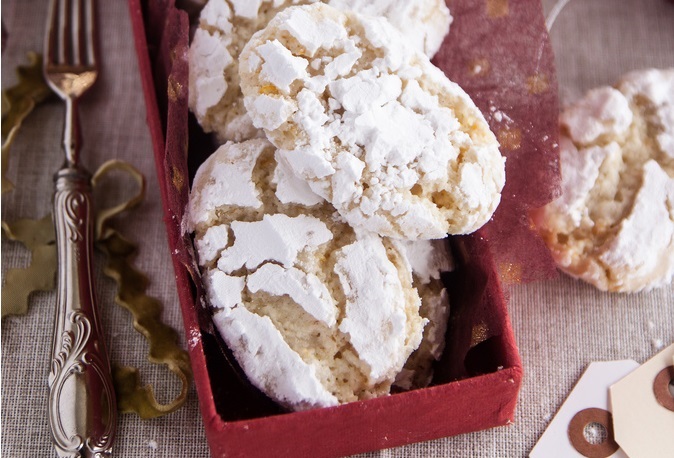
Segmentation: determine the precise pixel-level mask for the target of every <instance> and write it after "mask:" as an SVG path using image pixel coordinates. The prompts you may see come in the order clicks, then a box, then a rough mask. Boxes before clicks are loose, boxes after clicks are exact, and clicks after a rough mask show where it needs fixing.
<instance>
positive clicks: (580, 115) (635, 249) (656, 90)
mask: <svg viewBox="0 0 674 458" xmlns="http://www.w3.org/2000/svg"><path fill="white" fill-rule="evenodd" d="M561 129H562V135H561V140H560V150H561V151H560V153H561V168H562V191H563V194H562V196H561V197H560V198H559V199H557V200H556V201H554V202H552V203H550V204H549V205H547V206H546V207H544V208H543V209H542V210H541V211H539V212H538V213H537V214H536V215H535V221H536V224H537V226H538V227H539V230H540V233H541V234H542V235H543V238H544V239H545V241H546V243H547V245H548V247H549V248H550V250H551V251H552V254H553V256H554V258H555V260H556V261H557V264H558V265H559V267H560V268H561V269H562V270H564V271H565V272H567V273H569V274H570V275H572V276H574V277H578V278H581V279H583V280H585V281H587V282H589V283H591V284H593V285H595V286H596V287H597V288H599V289H601V290H608V291H621V292H634V291H640V290H648V289H651V288H655V287H658V286H663V285H665V284H667V283H669V282H670V281H671V280H672V276H673V275H674V69H667V70H656V69H650V70H643V71H637V72H633V73H629V74H627V75H626V76H625V77H624V78H623V79H622V80H621V81H620V82H619V83H618V84H617V85H616V87H615V88H614V87H601V88H598V89H594V90H592V91H590V92H588V93H587V95H586V96H585V97H584V98H582V99H581V100H580V101H578V102H577V103H576V104H575V105H573V106H571V107H569V108H568V109H567V110H566V111H565V112H564V113H563V114H562V116H561Z"/></svg>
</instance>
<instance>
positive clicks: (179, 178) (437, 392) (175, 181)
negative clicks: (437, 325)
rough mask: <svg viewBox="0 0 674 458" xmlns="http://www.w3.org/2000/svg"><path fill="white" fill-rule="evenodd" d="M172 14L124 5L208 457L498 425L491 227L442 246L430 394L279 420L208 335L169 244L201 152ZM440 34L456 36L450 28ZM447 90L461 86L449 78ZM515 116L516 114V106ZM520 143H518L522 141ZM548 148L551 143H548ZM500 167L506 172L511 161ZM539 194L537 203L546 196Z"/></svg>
mask: <svg viewBox="0 0 674 458" xmlns="http://www.w3.org/2000/svg"><path fill="white" fill-rule="evenodd" d="M174 3H175V0H149V1H141V0H129V6H130V11H131V18H132V22H133V29H134V34H135V42H136V50H137V53H138V59H139V65H140V72H141V77H142V84H143V90H144V95H145V99H146V104H147V121H148V125H149V128H150V132H151V136H152V140H153V146H154V155H155V161H156V166H157V174H158V177H159V182H160V186H161V194H162V199H163V205H164V219H165V223H166V227H167V231H168V235H169V243H170V249H171V252H172V253H174V256H173V263H174V268H175V275H176V282H177V287H178V292H179V296H180V301H181V307H182V313H183V319H184V326H185V332H186V336H187V341H188V344H189V352H190V356H191V361H192V367H193V370H194V376H195V383H196V388H197V392H198V396H199V402H200V408H201V412H202V415H203V419H204V423H205V428H206V434H207V436H208V442H209V444H210V448H211V452H212V454H213V456H215V457H221V456H222V457H224V456H228V457H231V456H241V457H244V456H245V457H255V456H260V457H262V456H264V457H268V456H274V457H280V456H312V457H333V456H341V455H348V454H353V453H359V452H365V451H369V450H376V449H381V448H388V447H393V446H398V445H403V444H408V443H412V442H418V441H423V440H429V439H434V438H439V437H446V436H451V435H455V434H460V433H465V432H470V431H475V430H479V429H484V428H489V427H494V426H499V425H505V424H508V423H510V422H511V421H512V419H513V416H514V410H515V405H516V401H517V393H518V391H519V388H520V384H521V379H522V366H521V361H520V358H519V355H518V353H517V348H516V345H515V340H514V336H513V333H512V329H511V326H510V322H509V319H508V313H507V307H506V301H505V299H504V296H503V292H502V288H501V283H500V275H499V270H498V269H497V265H501V264H503V262H505V261H504V259H505V260H506V261H507V256H508V255H509V254H510V255H512V253H508V250H500V251H499V250H495V249H494V244H493V243H492V242H490V239H494V238H497V237H499V234H500V232H503V231H502V230H500V232H499V230H495V229H493V228H490V226H494V225H493V224H490V225H488V226H487V227H485V228H483V229H481V230H480V231H478V232H477V233H475V234H472V235H470V236H462V237H453V238H452V239H451V240H452V243H451V245H452V251H453V255H454V258H455V260H456V261H457V266H458V267H457V269H456V270H455V271H454V272H452V273H451V274H448V275H447V276H446V278H445V281H446V284H447V287H448V289H449V291H450V300H451V316H450V321H449V325H448V330H447V347H446V350H445V352H444V356H443V359H442V360H441V361H440V362H439V363H438V364H437V367H436V375H435V377H434V380H433V383H432V386H431V387H429V388H425V389H421V390H414V391H409V392H403V393H397V394H393V395H391V396H387V397H382V398H378V399H372V400H367V401H360V402H354V403H350V404H346V405H341V406H337V407H332V408H326V409H317V410H311V411H305V412H296V413H287V412H283V411H282V410H281V409H280V408H279V407H277V406H276V404H274V403H273V402H271V401H270V400H269V399H267V398H266V397H265V396H264V395H262V394H261V393H260V392H259V391H258V390H257V389H255V388H254V387H252V386H251V385H250V384H249V383H248V382H247V381H246V379H245V377H244V376H242V375H241V372H240V369H239V368H238V366H237V364H236V361H234V359H233V357H232V356H231V354H230V353H229V351H228V350H227V349H226V347H225V346H224V344H222V342H221V340H220V337H219V336H218V333H217V332H216V331H215V329H214V328H213V325H212V322H211V317H210V312H209V311H208V307H207V306H206V302H205V300H204V295H203V291H202V288H201V282H200V277H199V270H198V268H197V266H196V263H195V262H194V256H193V247H192V242H191V240H190V238H189V236H188V235H185V234H182V233H181V221H182V218H183V212H184V209H185V206H186V203H187V198H188V183H189V181H190V179H191V177H192V176H193V174H194V172H195V171H196V168H197V167H198V165H199V164H200V163H201V162H202V161H203V160H204V158H205V156H206V155H207V154H209V153H210V152H212V147H211V146H209V145H210V143H209V140H208V138H207V137H206V136H205V135H204V134H203V133H201V130H200V129H199V128H198V126H197V125H196V123H195V121H194V119H193V118H192V117H191V115H190V114H189V113H188V107H187V84H186V81H187V65H188V63H187V49H188V45H189V43H188V40H189V22H188V17H187V14H186V13H185V12H184V11H181V10H178V9H176V8H175V6H174ZM467 3H468V2H467ZM480 3H481V2H480ZM534 3H536V2H534ZM456 8H458V9H461V8H460V7H459V6H458V5H457V6H456V7H455V9H453V11H456ZM464 9H465V8H464ZM524 13H527V12H526V11H524ZM527 14H528V13H527ZM536 14H537V15H536ZM455 15H456V12H455ZM539 16H540V17H539ZM524 19H527V20H534V21H535V22H536V21H537V22H536V24H538V23H540V24H542V14H541V12H540V5H539V7H538V9H534V16H533V19H532V18H527V17H524ZM452 27H454V30H455V29H456V26H455V25H454V26H452ZM543 44H544V46H543V47H542V48H541V49H542V56H543V57H542V58H543V60H544V61H545V62H544V64H545V63H547V65H548V68H550V66H551V64H550V63H549V62H550V61H551V60H552V54H551V51H550V49H549V43H548V42H547V34H545V37H544V39H543ZM471 46H473V45H471ZM442 52H443V51H441V54H442ZM515 64H516V63H515ZM544 67H545V65H544ZM443 70H445V71H446V72H448V73H450V72H449V71H448V69H445V68H443ZM453 71H454V72H458V71H459V70H458V69H453ZM450 76H451V75H450ZM551 78H552V81H550V83H551V84H555V86H556V81H555V80H554V68H553V73H552V75H551ZM455 80H457V81H459V82H461V75H460V74H459V75H458V79H457V78H455ZM469 93H471V95H473V96H474V97H475V98H476V102H477V103H478V105H480V106H481V108H482V109H483V110H484V109H485V107H484V104H487V103H489V104H491V103H494V101H493V100H488V98H487V97H486V96H485V93H486V92H485V93H480V92H479V90H477V91H473V92H471V91H469ZM481 96H482V98H483V99H484V100H483V99H480V97H481ZM548 97H550V99H549V101H548V102H549V103H550V104H552V107H551V110H550V111H552V109H554V113H555V116H556V111H557V105H556V103H557V102H556V90H555V91H554V94H552V95H549V96H548ZM521 109H522V110H524V111H526V107H522V108H521ZM541 122H543V123H545V124H546V126H547V125H548V124H549V125H552V126H555V129H554V130H555V131H556V118H555V119H547V118H545V117H544V119H543V120H542V121H541ZM548 127H549V126H548ZM551 132H552V130H551ZM524 139H525V140H524V141H525V142H526V141H527V137H526V136H525V137H524ZM545 141H548V140H547V139H546V140H545ZM549 141H550V142H555V141H556V136H554V135H553V138H552V139H550V140H549ZM551 144H553V143H551ZM529 148H530V149H531V148H533V149H534V150H535V151H534V152H536V153H537V154H538V156H541V155H542V153H541V151H543V153H545V151H548V150H549V151H553V153H554V152H556V151H555V148H554V147H549V148H548V149H546V145H540V144H539V145H529ZM536 148H537V149H538V150H536ZM552 157H553V159H554V154H553V155H552ZM519 159H521V158H519ZM544 159H545V158H544ZM508 160H509V161H511V163H512V161H515V162H517V160H518V157H517V156H513V158H512V159H511V158H510V157H508ZM541 160H542V159H541ZM545 160H549V158H547V159H545ZM533 179H535V178H533ZM552 187H554V186H552ZM546 189H547V188H546ZM545 192H548V194H549V195H548V196H547V197H546V196H545V195H544V194H545ZM542 194H543V196H542V197H541V195H542ZM553 194H554V190H552V191H543V192H540V193H536V197H535V198H536V199H538V200H539V201H543V200H545V199H546V198H547V199H548V200H549V199H550V196H552V195H553ZM495 219H497V218H496V217H495ZM527 230H528V228H527ZM511 233H512V229H511ZM533 243H534V245H535V244H536V243H537V242H536V241H535V240H534V242H533ZM511 251H512V250H511ZM504 256H505V257H504ZM511 265H512V264H511Z"/></svg>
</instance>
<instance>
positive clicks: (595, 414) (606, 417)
mask: <svg viewBox="0 0 674 458" xmlns="http://www.w3.org/2000/svg"><path fill="white" fill-rule="evenodd" d="M590 423H599V424H600V425H602V426H603V427H604V428H605V429H606V433H607V434H608V437H606V440H604V441H603V442H601V443H599V444H592V443H590V442H588V441H587V439H586V438H585V435H584V433H583V431H584V430H585V427H586V426H587V425H589V424H590ZM568 434H569V441H571V445H573V448H575V449H576V451H577V452H578V453H580V454H581V455H583V456H586V457H587V458H606V457H608V456H611V455H613V454H614V453H615V452H616V451H617V450H618V448H619V447H618V444H617V443H616V441H615V439H614V436H613V416H612V415H611V412H609V411H608V410H604V409H598V408H595V407H590V408H589V409H583V410H581V411H580V412H578V413H577V414H576V415H574V416H573V418H572V419H571V421H570V422H569V429H568Z"/></svg>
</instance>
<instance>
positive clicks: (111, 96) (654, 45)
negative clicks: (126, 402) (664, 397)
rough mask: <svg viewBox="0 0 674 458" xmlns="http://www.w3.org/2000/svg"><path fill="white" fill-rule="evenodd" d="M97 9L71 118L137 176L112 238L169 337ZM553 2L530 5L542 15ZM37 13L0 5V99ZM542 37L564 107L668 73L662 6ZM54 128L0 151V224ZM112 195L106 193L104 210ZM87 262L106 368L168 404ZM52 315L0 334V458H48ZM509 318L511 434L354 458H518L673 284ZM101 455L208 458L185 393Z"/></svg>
mask: <svg viewBox="0 0 674 458" xmlns="http://www.w3.org/2000/svg"><path fill="white" fill-rule="evenodd" d="M454 1H460V0H454ZM484 1H485V2H487V1H488V0H484ZM510 1H515V0H510ZM98 3H99V12H100V14H99V17H100V27H101V37H102V39H101V56H102V61H103V65H102V72H101V75H100V78H99V81H98V82H97V84H96V86H95V89H94V90H92V91H91V93H90V94H87V95H86V96H85V98H84V99H83V101H82V106H81V109H82V113H81V114H82V116H81V117H82V124H83V126H82V127H83V132H84V151H83V158H84V162H85V164H86V165H87V166H88V167H89V168H90V169H91V170H94V169H95V168H97V167H98V166H99V165H100V164H101V163H103V162H104V161H105V160H107V159H112V158H117V159H122V160H125V161H128V162H130V163H132V164H133V165H135V166H136V167H137V168H139V169H140V170H141V171H142V172H143V173H144V174H145V176H146V177H147V179H148V191H147V197H146V199H145V201H144V203H143V204H142V205H141V207H140V208H138V209H136V210H134V211H132V212H130V213H128V214H127V215H125V216H122V217H120V218H119V219H118V221H117V223H116V227H117V228H119V229H120V231H122V232H123V233H124V234H126V235H128V236H129V237H130V238H131V239H133V240H134V241H136V242H138V243H139V245H140V247H141V250H140V254H139V257H138V259H137V260H136V265H137V266H139V267H140V268H141V269H142V270H144V271H145V272H147V273H148V275H149V277H150V279H151V281H152V284H151V287H150V290H149V293H150V294H151V295H153V296H156V297H159V298H160V299H162V301H163V302H164V303H165V311H164V314H163V318H164V320H165V321H166V322H167V323H169V324H171V325H172V326H173V327H175V328H176V329H178V330H179V331H180V332H181V334H182V321H181V317H180V310H179V305H178V302H177V295H176V293H175V285H174V281H173V271H172V267H171V262H170V257H169V252H168V248H167V243H166V234H165V230H164V226H163V221H162V209H161V201H160V196H159V190H158V187H157V179H156V176H155V169H154V163H153V158H152V150H151V143H150V136H149V134H148V131H147V127H146V124H145V106H144V104H143V97H142V91H141V86H140V81H139V74H138V67H137V63H136V55H135V52H134V45H133V37H132V33H131V26H130V20H129V14H128V9H127V2H126V1H123V0H116V1H99V2H98ZM555 3H556V2H555V0H543V6H544V9H545V11H546V13H547V12H549V11H550V10H551V9H552V7H553V5H554V4H555ZM450 5H451V2H450ZM46 14H47V2H46V1H44V0H2V21H3V24H4V26H5V28H6V30H7V32H8V34H9V35H8V36H9V38H8V39H7V40H6V42H5V43H3V47H5V51H4V53H3V55H2V87H3V88H6V87H9V86H10V85H12V84H14V82H15V81H16V79H15V75H14V73H13V69H14V68H15V67H16V66H17V65H19V64H24V63H26V62H27V60H26V53H27V52H28V51H40V50H41V48H42V34H43V27H44V23H45V18H46ZM551 35H552V41H553V46H554V49H555V53H556V62H557V71H558V78H559V84H560V97H561V99H562V104H565V103H568V102H570V101H572V100H573V99H575V98H577V97H579V96H580V95H582V94H583V93H584V92H585V91H586V90H588V89H590V88H593V87H596V86H599V85H605V84H612V83H614V82H615V81H616V80H617V79H618V78H619V77H620V75H622V74H624V73H626V72H628V71H630V70H634V69H640V68H646V67H660V68H664V67H672V66H674V51H672V50H674V3H673V2H669V1H666V0H620V1H616V0H572V1H571V2H570V3H569V4H568V5H567V6H566V8H565V9H564V10H563V11H562V13H561V14H560V15H559V16H558V18H557V21H556V22H555V24H554V25H553V27H552V33H551ZM62 116H63V106H62V104H61V103H58V102H56V101H54V102H50V103H47V104H44V105H42V106H40V107H39V108H38V109H37V110H36V111H35V112H34V113H33V114H32V115H31V116H30V117H29V118H28V120H27V122H26V123H25V126H24V128H23V129H22V131H21V133H20V135H19V137H18V138H17V140H16V142H15V145H14V147H13V149H12V156H11V161H10V169H9V175H8V176H9V177H10V179H11V180H12V181H14V182H15V183H16V184H17V185H18V186H17V189H16V190H15V191H13V192H11V193H8V194H7V195H4V196H3V197H2V218H3V220H14V219H17V218H19V217H30V218H39V217H42V216H44V215H46V214H47V213H48V212H49V211H50V195H51V183H52V174H53V172H54V171H55V170H56V169H57V168H58V167H59V165H60V164H61V162H62V159H63V158H62V153H61V151H60V136H61V128H62V122H63V121H62V119H63V118H62ZM116 195H117V194H116V192H115V191H112V192H111V193H110V194H109V198H110V199H111V200H114V198H115V197H116ZM27 261H28V252H27V251H26V250H24V249H23V248H22V247H20V246H19V245H18V244H15V243H11V242H7V241H6V240H4V239H3V242H2V273H3V281H4V274H5V272H6V271H7V269H9V268H13V267H22V266H25V265H26V263H27ZM96 261H97V262H98V266H99V267H98V268H97V270H96V274H95V280H96V282H97V283H96V284H97V287H98V297H99V302H100V304H101V308H102V315H103V321H104V323H105V329H106V339H107V342H108V343H109V345H108V346H109V348H111V357H112V360H113V361H114V362H116V363H123V364H133V365H136V366H138V367H140V368H141V371H142V373H143V380H144V381H145V382H149V383H152V384H154V385H155V387H156V391H157V392H158V393H160V394H159V397H160V400H163V401H168V400H169V399H171V397H172V396H173V394H175V393H177V391H178V389H179V384H178V382H177V380H175V379H174V376H173V375H172V374H171V373H169V372H167V371H166V370H165V369H163V368H157V367H155V366H152V365H150V364H149V363H147V362H146V361H145V355H146V352H147V346H146V344H145V342H144V340H143V339H142V338H141V337H140V336H139V335H138V334H136V333H135V332H134V331H132V330H131V326H130V317H129V314H128V313H126V312H125V311H123V310H122V309H120V308H119V307H118V306H117V305H115V304H114V303H113V297H114V284H113V282H112V281H111V280H109V279H108V278H106V277H104V276H103V274H102V272H101V269H100V265H101V261H102V259H101V258H100V257H97V258H96ZM54 302H55V294H54V293H53V292H50V293H37V294H34V295H33V296H32V298H31V304H30V308H29V312H28V314H27V315H26V316H20V317H9V318H5V319H4V320H3V322H2V348H1V351H2V450H3V454H4V456H8V457H10V456H31V457H50V456H55V455H54V452H53V449H52V446H51V442H50V439H49V430H48V426H47V416H46V415H47V409H46V404H47V372H48V367H49V358H50V345H51V333H52V321H53V308H54ZM509 310H510V314H511V320H512V324H513V327H514V330H515V334H516V336H517V340H518V344H519V347H520V352H521V355H522V359H523V364H524V370H525V378H524V384H523V387H522V392H521V394H520V401H519V407H518V411H517V416H516V421H515V423H514V424H513V425H511V426H508V427H501V428H496V429H492V430H487V431H481V432H476V433H472V434H466V435H462V436H458V437H452V438H446V439H438V440H435V441H430V442H425V443H421V444H413V445H409V446H406V447H401V448H395V449H391V450H384V451H380V452H373V453H369V454H364V455H361V456H362V457H454V456H457V457H463V456H475V457H492V456H493V457H510V456H513V457H517V456H525V455H526V454H527V453H528V451H529V450H530V449H531V448H532V447H533V445H534V444H535V442H536V441H537V439H538V437H539V436H540V435H541V433H542V432H543V430H544V429H545V427H546V425H547V424H548V423H549V421H550V420H551V418H552V416H553V415H554V413H555V412H556V410H557V409H558V408H559V406H560V405H561V403H562V402H563V401H564V399H565V398H566V396H567V394H568V393H569V391H570V390H571V388H572V387H573V385H574V383H575V381H576V380H577V379H578V377H579V376H580V374H582V372H583V370H584V369H585V367H586V366H587V364H589V363H590V362H592V361H597V360H615V359H628V358H630V359H635V360H636V361H638V362H644V361H645V360H647V359H648V358H649V357H650V356H652V355H654V354H655V353H656V352H657V350H658V349H659V348H661V347H662V346H664V345H667V344H669V343H671V342H672V341H674V287H673V286H672V285H670V286H668V287H666V288H663V289H659V290H656V291H652V292H649V293H641V294H633V295H625V294H609V293H602V292H600V291H597V290H596V289H594V288H593V287H591V286H588V285H586V284H584V283H581V282H579V281H575V280H573V279H570V278H568V277H566V276H560V278H558V279H556V280H552V281H547V282H540V283H534V284H527V285H520V286H517V287H513V288H512V289H511V290H510V305H509ZM181 339H182V342H183V345H184V338H181ZM448 409H451V406H448ZM114 454H115V456H120V457H160V456H161V457H201V456H207V455H208V447H207V444H206V439H205V436H204V429H203V424H202V421H201V416H200V414H199V410H198V404H197V398H196V394H195V391H194V388H193V387H192V388H191V390H190V395H189V398H188V401H187V403H186V405H185V406H184V407H183V408H182V409H181V410H179V411H178V412H176V413H173V414H171V415H169V416H166V417H163V418H159V419H154V420H149V421H143V420H140V419H139V418H138V417H136V416H135V415H121V417H120V420H119V425H118V438H117V441H116V443H115V453H114Z"/></svg>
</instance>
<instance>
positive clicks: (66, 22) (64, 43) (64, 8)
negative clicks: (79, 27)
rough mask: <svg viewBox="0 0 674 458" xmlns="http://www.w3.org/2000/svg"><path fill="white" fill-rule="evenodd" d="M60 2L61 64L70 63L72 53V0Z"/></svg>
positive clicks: (59, 59) (59, 57)
mask: <svg viewBox="0 0 674 458" xmlns="http://www.w3.org/2000/svg"><path fill="white" fill-rule="evenodd" d="M58 4H59V29H58V31H59V36H58V43H59V47H58V60H57V62H58V63H59V64H68V63H69V62H70V59H71V56H72V53H71V50H70V14H68V13H69V12H70V0H61V1H59V2H58Z"/></svg>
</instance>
